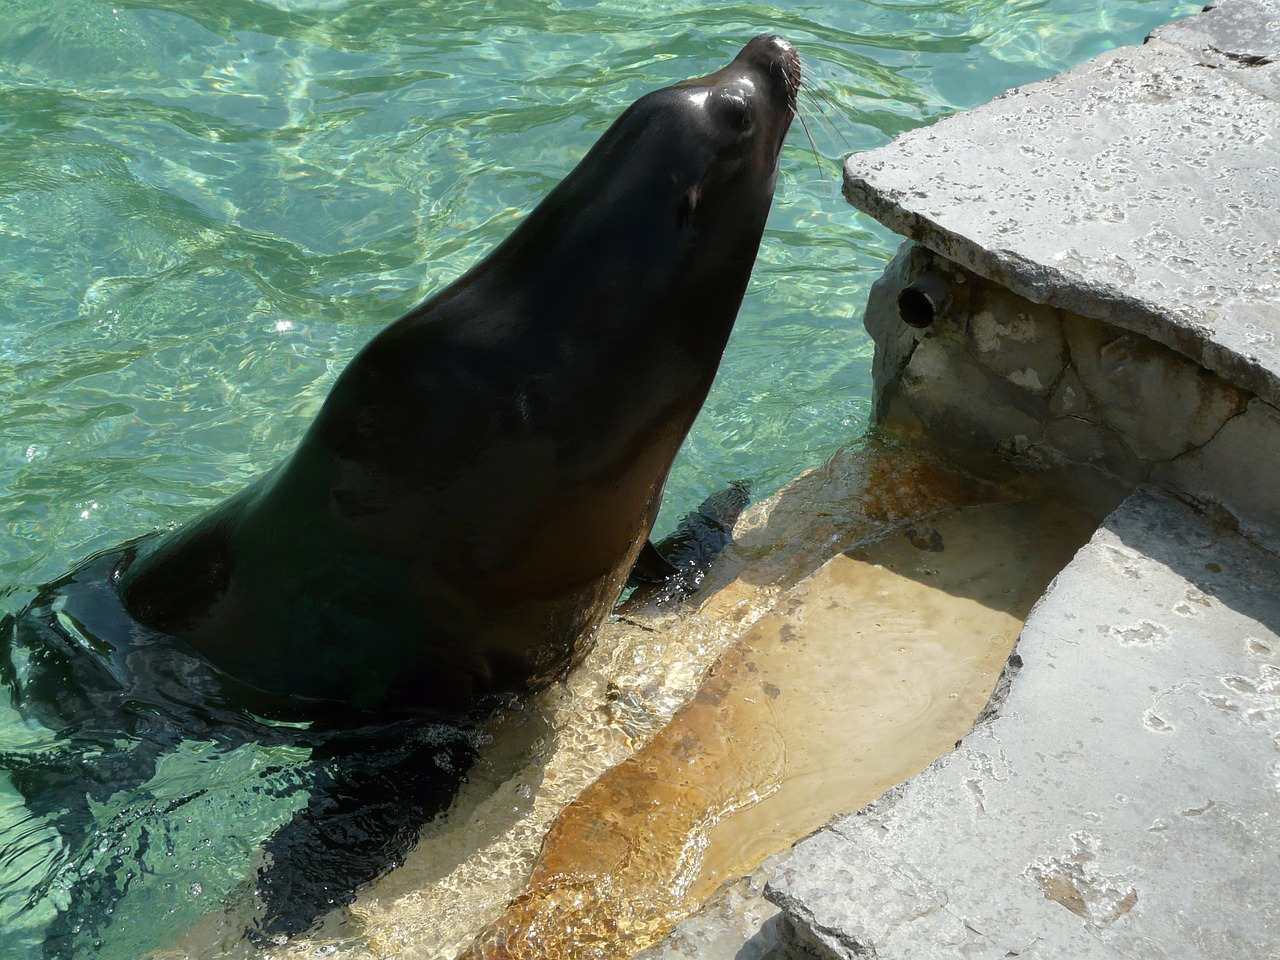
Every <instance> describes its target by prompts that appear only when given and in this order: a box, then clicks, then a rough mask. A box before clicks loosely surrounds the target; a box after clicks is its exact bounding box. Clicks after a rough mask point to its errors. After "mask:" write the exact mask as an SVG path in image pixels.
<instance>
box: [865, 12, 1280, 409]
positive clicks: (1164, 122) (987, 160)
mask: <svg viewBox="0 0 1280 960" xmlns="http://www.w3.org/2000/svg"><path fill="white" fill-rule="evenodd" d="M1277 23H1280V0H1226V2H1224V3H1223V4H1222V5H1221V6H1220V7H1219V8H1218V9H1216V10H1214V11H1212V12H1211V13H1208V14H1202V15H1200V16H1199V17H1196V18H1192V19H1191V20H1189V21H1184V22H1183V23H1182V24H1180V25H1176V29H1175V27H1169V28H1166V29H1165V30H1164V31H1161V32H1160V34H1159V35H1160V37H1162V38H1163V39H1162V40H1158V41H1156V42H1153V43H1150V44H1147V45H1146V46H1143V47H1126V48H1121V49H1118V50H1114V51H1111V52H1110V53H1107V54H1104V55H1102V56H1100V57H1098V58H1096V59H1094V60H1092V61H1090V62H1089V63H1086V64H1084V65H1082V66H1080V67H1078V68H1076V69H1075V70H1072V71H1070V72H1069V73H1066V74H1063V75H1061V76H1058V77H1055V78H1053V79H1050V80H1047V81H1044V82H1043V83H1038V84H1034V85H1031V86H1027V87H1023V88H1019V89H1015V90H1012V91H1010V92H1009V93H1007V94H1005V95H1004V96H1002V97H1000V98H997V99H996V100H994V101H992V102H991V103H989V104H987V105H985V106H982V107H979V108H977V109H976V110H972V111H969V112H967V113H963V114H958V115H956V116H953V117H950V118H948V119H946V120H943V121H941V122H939V123H938V124H935V125H934V126H932V127H928V128H924V129H921V130H916V131H913V132H911V133H908V134H906V135H904V136H902V137H899V138H898V139H897V140H895V141H894V142H893V143H892V144H890V145H888V146H886V147H882V148H880V149H878V150H873V151H870V152H868V153H862V154H855V155H854V156H852V157H850V158H849V160H848V162H847V164H846V166H845V195H846V196H847V197H848V199H849V200H850V202H851V203H853V204H854V205H855V206H857V207H859V208H861V209H862V210H864V211H866V212H867V213H869V214H871V215H872V216H874V217H876V218H877V219H878V220H880V221H881V222H882V223H884V224H886V225H887V226H889V227H890V228H892V229H894V230H896V231H898V232H899V233H901V234H903V235H905V236H907V237H910V238H911V239H914V240H917V241H919V242H920V243H922V244H924V245H925V246H927V247H929V248H931V249H932V250H935V251H937V252H938V253H940V254H942V255H943V256H945V257H947V258H948V259H950V260H953V261H955V262H956V263H958V264H961V265H962V266H965V267H968V268H969V269H971V270H973V271H974V272H976V273H978V274H980V275H982V276H985V277H987V278H989V279H991V280H994V281H995V282H997V283H1000V284H1002V285H1004V286H1006V287H1008V288H1009V289H1010V290H1012V291H1014V292H1015V293H1018V294H1020V295H1022V296H1024V297H1026V298H1027V299H1029V300H1032V301H1035V302H1038V303H1047V304H1049V305H1051V306H1055V307H1061V308H1065V309H1068V310H1071V311H1073V312H1076V313H1080V314H1083V315H1085V316H1089V317H1093V318H1096V319H1099V320H1103V321H1105V322H1107V323H1110V324H1113V325H1115V326H1118V327H1121V328H1124V329H1128V330H1133V331H1137V332H1139V333H1143V334H1145V335H1147V336H1149V337H1151V338H1152V339H1154V340H1157V341H1159V342H1161V343H1164V344H1165V345H1167V346H1170V347H1172V348H1173V349H1175V350H1178V351H1179V352H1181V353H1183V354H1185V355H1186V356H1188V357H1190V358H1191V359H1193V360H1195V361H1196V362H1198V363H1201V364H1203V365H1204V366H1206V367H1208V368H1209V369H1211V370H1213V371H1215V372H1217V373H1219V374H1221V375H1222V376H1224V377H1225V378H1226V379H1227V380H1229V381H1231V382H1233V383H1235V384H1236V385H1237V386H1240V387H1242V388H1244V389H1246V390H1247V391H1249V392H1251V393H1254V394H1256V395H1258V396H1261V397H1262V398H1263V399H1264V400H1267V401H1268V402H1270V403H1272V404H1273V405H1280V241H1278V239H1277V238H1280V150H1278V149H1277V144H1278V143H1280V101H1278V100H1277V99H1276V95H1275V94H1273V93H1271V92H1270V88H1269V87H1268V86H1267V83H1268V82H1269V81H1266V80H1265V77H1266V76H1270V75H1271V74H1270V73H1269V71H1272V70H1273V69H1274V68H1277V67H1278V66H1280V65H1277V64H1274V63H1271V64H1268V63H1265V62H1258V61H1257V57H1259V56H1261V57H1263V59H1264V60H1265V59H1266V57H1269V56H1270V54H1269V53H1266V51H1268V50H1271V49H1272V48H1273V47H1274V46H1275V45H1276V44H1275V40H1276V38H1277V37H1280V26H1277ZM1210 47H1213V48H1215V49H1225V50H1227V51H1228V52H1229V53H1233V54H1236V55H1235V56H1227V55H1226V54H1220V55H1215V56H1216V60H1214V62H1207V61H1209V59H1210V58H1209V57H1207V56H1206V55H1203V54H1202V53H1201V52H1199V51H1200V50H1201V49H1202V48H1203V49H1205V50H1207V49H1208V48H1210ZM1257 51H1263V53H1258V52H1257ZM1259 78H1262V79H1261V80H1260V79H1259ZM1246 80H1248V83H1246V82H1245V81H1246Z"/></svg>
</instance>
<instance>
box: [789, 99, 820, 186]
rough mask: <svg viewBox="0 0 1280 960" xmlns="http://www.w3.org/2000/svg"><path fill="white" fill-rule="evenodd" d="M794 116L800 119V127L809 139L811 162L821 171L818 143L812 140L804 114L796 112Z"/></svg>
mask: <svg viewBox="0 0 1280 960" xmlns="http://www.w3.org/2000/svg"><path fill="white" fill-rule="evenodd" d="M795 118H796V119H797V120H799V121H800V129H802V130H803V131H804V135H805V136H806V137H807V138H808V140H809V147H810V149H812V150H813V163H814V166H816V167H817V168H818V172H819V173H821V172H822V156H821V155H820V154H819V153H818V145H817V144H816V143H814V142H813V134H812V133H810V132H809V124H807V123H805V121H804V115H803V114H801V113H799V112H797V113H796V114H795Z"/></svg>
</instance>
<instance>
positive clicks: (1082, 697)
mask: <svg viewBox="0 0 1280 960" xmlns="http://www.w3.org/2000/svg"><path fill="white" fill-rule="evenodd" d="M1278 633H1280V559H1277V558H1276V557H1275V556H1274V555H1272V554H1269V553H1266V552H1265V551H1262V550H1260V549H1259V548H1257V547H1256V546H1254V545H1253V544H1252V543H1250V542H1249V541H1247V540H1244V539H1242V538H1241V537H1239V536H1236V535H1234V534H1232V533H1230V532H1229V531H1226V530H1224V529H1222V528H1218V527H1214V526H1212V525H1211V524H1210V523H1209V522H1208V521H1206V520H1205V519H1203V518H1202V517H1201V516H1200V515H1199V514H1197V513H1195V512H1194V511H1192V510H1191V509H1190V508H1188V507H1187V506H1185V505H1183V504H1182V503H1180V502H1177V501H1174V500H1172V499H1170V498H1169V497H1167V496H1165V495H1163V494H1160V493H1157V492H1153V491H1151V490H1149V489H1144V490H1140V491H1139V492H1137V493H1135V494H1133V495H1132V496H1130V497H1129V499H1127V500H1126V501H1125V502H1124V503H1123V504H1122V505H1121V506H1120V507H1119V508H1118V509H1117V510H1116V511H1115V512H1114V513H1113V514H1112V515H1111V516H1110V517H1109V518H1108V519H1107V521H1106V522H1105V523H1104V524H1103V526H1102V527H1101V528H1100V529H1099V531H1098V532H1097V534H1095V536H1094V538H1093V539H1092V541H1090V543H1089V544H1088V545H1087V546H1086V547H1084V548H1083V549H1082V550H1081V551H1080V552H1079V553H1078V554H1077V556H1076V558H1075V559H1074V560H1073V561H1072V562H1071V563H1070V564H1069V565H1068V566H1067V568H1066V569H1065V570H1064V571H1063V572H1062V573H1061V574H1060V575H1059V577H1058V578H1057V580H1056V581H1055V583H1054V585H1053V586H1052V587H1051V588H1050V590H1049V592H1048V593H1047V594H1046V595H1045V597H1044V598H1043V599H1042V601H1041V602H1040V603H1039V604H1038V605H1037V607H1036V609H1035V610H1034V611H1033V612H1032V615H1031V617H1030V618H1029V619H1028V621H1027V624H1026V627H1025V629H1024V631H1023V634H1022V637H1021V639H1020V640H1019V644H1018V657H1019V658H1020V660H1021V665H1020V669H1019V670H1018V672H1017V673H1016V675H1014V676H1013V678H1012V682H1011V683H1010V685H1009V692H1008V694H1007V698H1006V699H1005V700H1004V702H1003V703H1001V704H998V705H997V709H996V711H995V716H994V719H991V720H989V721H987V722H985V723H981V724H980V725H979V726H978V727H977V728H976V729H975V730H974V732H973V733H972V734H971V735H970V736H968V737H967V738H966V739H965V740H964V741H963V742H962V744H961V745H960V746H959V748H958V749H957V750H956V751H955V752H954V753H952V754H949V755H948V756H946V757H943V758H942V759H940V760H939V761H937V762H936V763H935V764H934V765H933V766H932V767H930V769H929V770H927V771H926V772H925V773H923V774H921V775H920V776H919V777H916V778H914V779H913V780H911V781H908V782H907V783H906V784H905V785H903V786H902V787H899V788H898V789H896V790H895V791H892V792H891V793H890V794H888V795H886V796H885V797H884V798H882V799H881V800H879V801H877V802H876V803H874V804H872V805H871V806H869V807H867V808H864V809H863V810H862V811H860V812H859V813H857V814H852V815H849V816H847V817H844V818H842V819H840V820H837V821H835V822H834V823H833V825H831V826H830V827H828V828H827V829H825V830H823V831H821V832H820V833H818V834H816V835H815V836H814V837H812V838H810V839H809V840H806V841H804V842H803V843H801V844H799V845H798V846H797V847H796V848H795V849H794V850H793V852H792V855H791V857H790V858H789V859H788V860H786V861H784V862H783V863H782V865H781V866H780V867H779V869H778V871H777V872H776V873H775V875H774V877H773V879H772V880H771V882H770V884H769V886H768V887H767V889H766V895H767V896H768V897H769V898H770V899H772V900H773V901H774V902H776V903H777V904H779V905H780V906H781V907H782V908H783V910H784V912H785V914H786V918H785V922H786V923H787V924H789V925H790V929H791V931H792V934H793V936H794V939H795V940H796V942H798V943H800V944H803V945H804V946H805V947H806V948H807V949H809V950H811V951H812V952H814V953H815V954H816V955H817V956H820V957H841V958H844V957H864V956H875V957H879V958H881V960H888V958H896V957H901V958H920V957H930V958H933V957H937V958H946V957H983V958H986V957H990V958H1005V957H1015V956H1016V957H1041V958H1049V957H1053V958H1072V960H1075V958H1088V957H1100V958H1143V960H1148V958H1150V960H1160V958H1166V957H1167V958H1174V957H1177V958H1201V957H1203V958H1213V960H1220V958H1227V957H1230V958H1232V960H1251V958H1258V960H1262V958H1274V957H1276V956H1280V899H1278V898H1277V897H1276V893H1275V891H1276V889H1277V885H1278V884H1280V635H1278ZM1014 662H1015V663H1017V660H1015V661H1014Z"/></svg>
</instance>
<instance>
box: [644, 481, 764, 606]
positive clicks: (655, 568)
mask: <svg viewBox="0 0 1280 960" xmlns="http://www.w3.org/2000/svg"><path fill="white" fill-rule="evenodd" d="M750 502H751V487H750V485H749V484H748V483H746V482H745V481H741V480H739V481H735V482H734V483H731V484H730V485H729V486H727V487H725V488H724V489H723V490H721V491H719V492H718V493H713V494H712V495H711V496H709V497H707V499H705V500H703V501H702V503H700V504H699V505H698V509H696V510H694V511H692V512H691V513H688V514H686V515H685V517H684V519H683V520H681V521H680V522H679V523H678V524H676V528H675V530H674V531H672V532H671V533H670V534H669V535H668V536H666V537H663V538H662V540H661V541H660V542H659V543H658V544H657V545H656V546H655V545H654V543H653V541H652V540H649V541H646V542H645V545H644V547H643V549H641V551H640V556H639V558H638V559H637V560H636V564H635V566H634V567H633V568H632V570H631V576H630V577H629V578H628V580H627V583H628V585H629V586H633V587H657V588H658V589H657V591H656V594H655V596H653V597H652V598H646V602H648V600H649V599H654V600H656V601H657V602H659V603H668V602H670V601H673V600H683V599H684V598H685V597H687V596H689V595H690V594H692V593H694V592H695V591H696V590H697V589H698V588H699V587H700V586H702V582H703V581H704V580H705V579H706V576H707V571H708V570H710V569H711V563H712V561H714V560H715V558H716V557H718V556H719V555H720V554H721V553H722V552H723V551H724V548H725V547H727V546H728V545H729V544H730V543H732V542H733V527H734V524H736V523H737V522H738V517H739V516H740V515H741V514H742V511H743V510H745V509H746V506H747V504H748V503H750Z"/></svg>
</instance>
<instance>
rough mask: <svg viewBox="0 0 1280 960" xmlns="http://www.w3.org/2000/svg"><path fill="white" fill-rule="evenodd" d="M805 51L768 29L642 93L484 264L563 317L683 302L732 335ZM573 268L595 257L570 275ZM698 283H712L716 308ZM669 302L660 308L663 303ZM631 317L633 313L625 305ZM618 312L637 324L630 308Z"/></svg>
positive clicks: (674, 312) (667, 311)
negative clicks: (579, 300)
mask: <svg viewBox="0 0 1280 960" xmlns="http://www.w3.org/2000/svg"><path fill="white" fill-rule="evenodd" d="M800 77H801V66H800V57H799V54H798V53H797V52H796V49H795V47H793V46H792V45H791V44H790V43H789V42H788V41H786V40H784V39H783V38H782V37H778V36H773V35H762V36H759V37H756V38H755V39H754V40H752V41H751V42H750V43H748V44H747V45H746V46H745V47H743V48H742V50H741V51H740V52H739V53H738V55H737V56H736V57H734V59H733V60H732V61H731V62H730V63H729V64H728V65H726V66H725V67H723V68H721V69H720V70H717V71H715V72H714V73H711V74H708V75H707V76H704V77H698V78H694V79H690V80H683V81H681V82H679V83H676V84H674V85H673V86H670V87H666V88H664V89H661V90H656V91H654V92H652V93H649V94H646V95H645V96H643V97H641V98H640V99H639V100H637V101H636V102H635V103H633V104H632V105H631V106H630V107H629V108H627V110H626V111H624V112H623V114H622V115H621V116H620V117H619V118H618V119H617V120H616V121H614V123H613V125H612V126H610V127H609V129H608V130H607V131H606V132H605V133H604V135H603V136H602V137H601V138H600V139H599V140H598V141H597V142H596V144H595V145H594V146H593V147H592V148H591V150H590V151H588V153H587V154H586V156H584V157H583V159H582V160H581V162H580V163H579V164H578V166H577V167H576V168H575V169H574V170H573V171H572V172H571V173H570V174H569V176H568V177H566V178H565V179H564V181H562V182H561V184H560V185H559V186H558V187H557V188H556V189H555V190H554V191H552V192H551V194H549V195H548V196H547V198H546V199H545V200H543V202H542V203H541V204H539V206H538V207H537V208H536V209H535V210H534V211H533V212H532V213H530V215H529V216H528V218H527V219H526V220H525V222H524V223H523V224H522V225H521V226H520V228H519V229H517V230H516V231H515V232H514V233H513V234H512V235H511V236H510V237H509V238H508V241H507V242H506V244H504V245H503V247H502V248H500V249H499V250H498V251H497V252H496V255H495V256H494V257H492V258H491V262H490V263H489V264H487V265H485V266H482V267H481V269H482V270H484V269H486V267H489V268H501V269H504V270H507V271H508V272H514V273H516V274H518V275H519V276H520V277H521V278H522V282H523V283H524V285H525V287H526V289H527V284H528V281H527V279H526V278H528V277H530V276H541V277H543V278H545V281H546V285H547V288H548V289H551V288H552V287H553V286H554V290H555V291H556V296H557V298H559V299H560V303H559V308H560V310H561V312H562V313H566V314H573V313H574V312H575V310H576V306H575V305H574V304H571V303H566V302H565V300H564V298H569V299H575V291H580V292H581V294H582V296H583V299H587V300H590V301H592V302H596V303H600V302H606V301H609V302H613V303H615V304H628V305H634V310H635V311H646V312H648V313H650V314H657V315H662V316H665V317H670V318H675V317H677V316H679V315H680V314H681V313H682V312H683V311H681V310H678V309H674V308H673V306H672V303H673V301H675V300H679V301H682V302H684V303H687V304H688V305H689V306H690V307H692V308H694V311H695V312H697V313H700V314H702V315H703V316H706V317H707V318H708V319H709V320H713V319H721V320H722V321H723V322H721V323H714V322H712V323H709V324H708V326H709V327H712V328H714V329H715V330H716V331H717V337H718V336H719V335H720V334H723V335H725V336H727V334H728V328H729V327H731V326H732V322H733V318H734V316H736V313H737V309H738V305H739V304H740V303H741V299H742V294H743V292H744V291H745V289H746V284H747V280H748V278H749V276H750V273H751V267H752V265H753V264H754V262H755V257H756V252H757V250H758V249H759V245H760V239H761V235H762V233H763V231H764V225H765V220H766V218H767V216H768V213H769V207H770V204H771V203H772V200H773V191H774V184H775V182H776V180H777V175H778V161H779V157H780V155H781V151H782V144H783V141H784V139H785V137H786V134H787V130H788V129H789V127H790V125H791V120H792V118H793V117H794V116H795V112H796V96H797V93H798V90H799V87H800ZM566 264H573V265H581V264H588V265H590V266H589V269H587V270H583V271H580V272H579V274H578V275H577V276H576V277H569V276H566V272H567V270H566V267H565V265H566ZM699 291H702V292H704V293H709V292H710V291H714V292H715V295H714V298H713V299H714V304H711V305H703V307H706V306H712V307H713V309H711V310H709V311H708V310H706V309H703V308H702V307H699V306H698V304H697V301H698V300H700V299H701V294H700V293H699ZM664 301H665V304H666V306H665V307H664V308H663V309H661V310H656V311H655V309H654V308H655V307H656V306H658V304H659V303H662V302H664ZM626 312H628V313H630V312H633V311H632V310H628V311H626ZM624 322H632V321H631V319H630V318H627V319H626V320H625V321H624Z"/></svg>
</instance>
